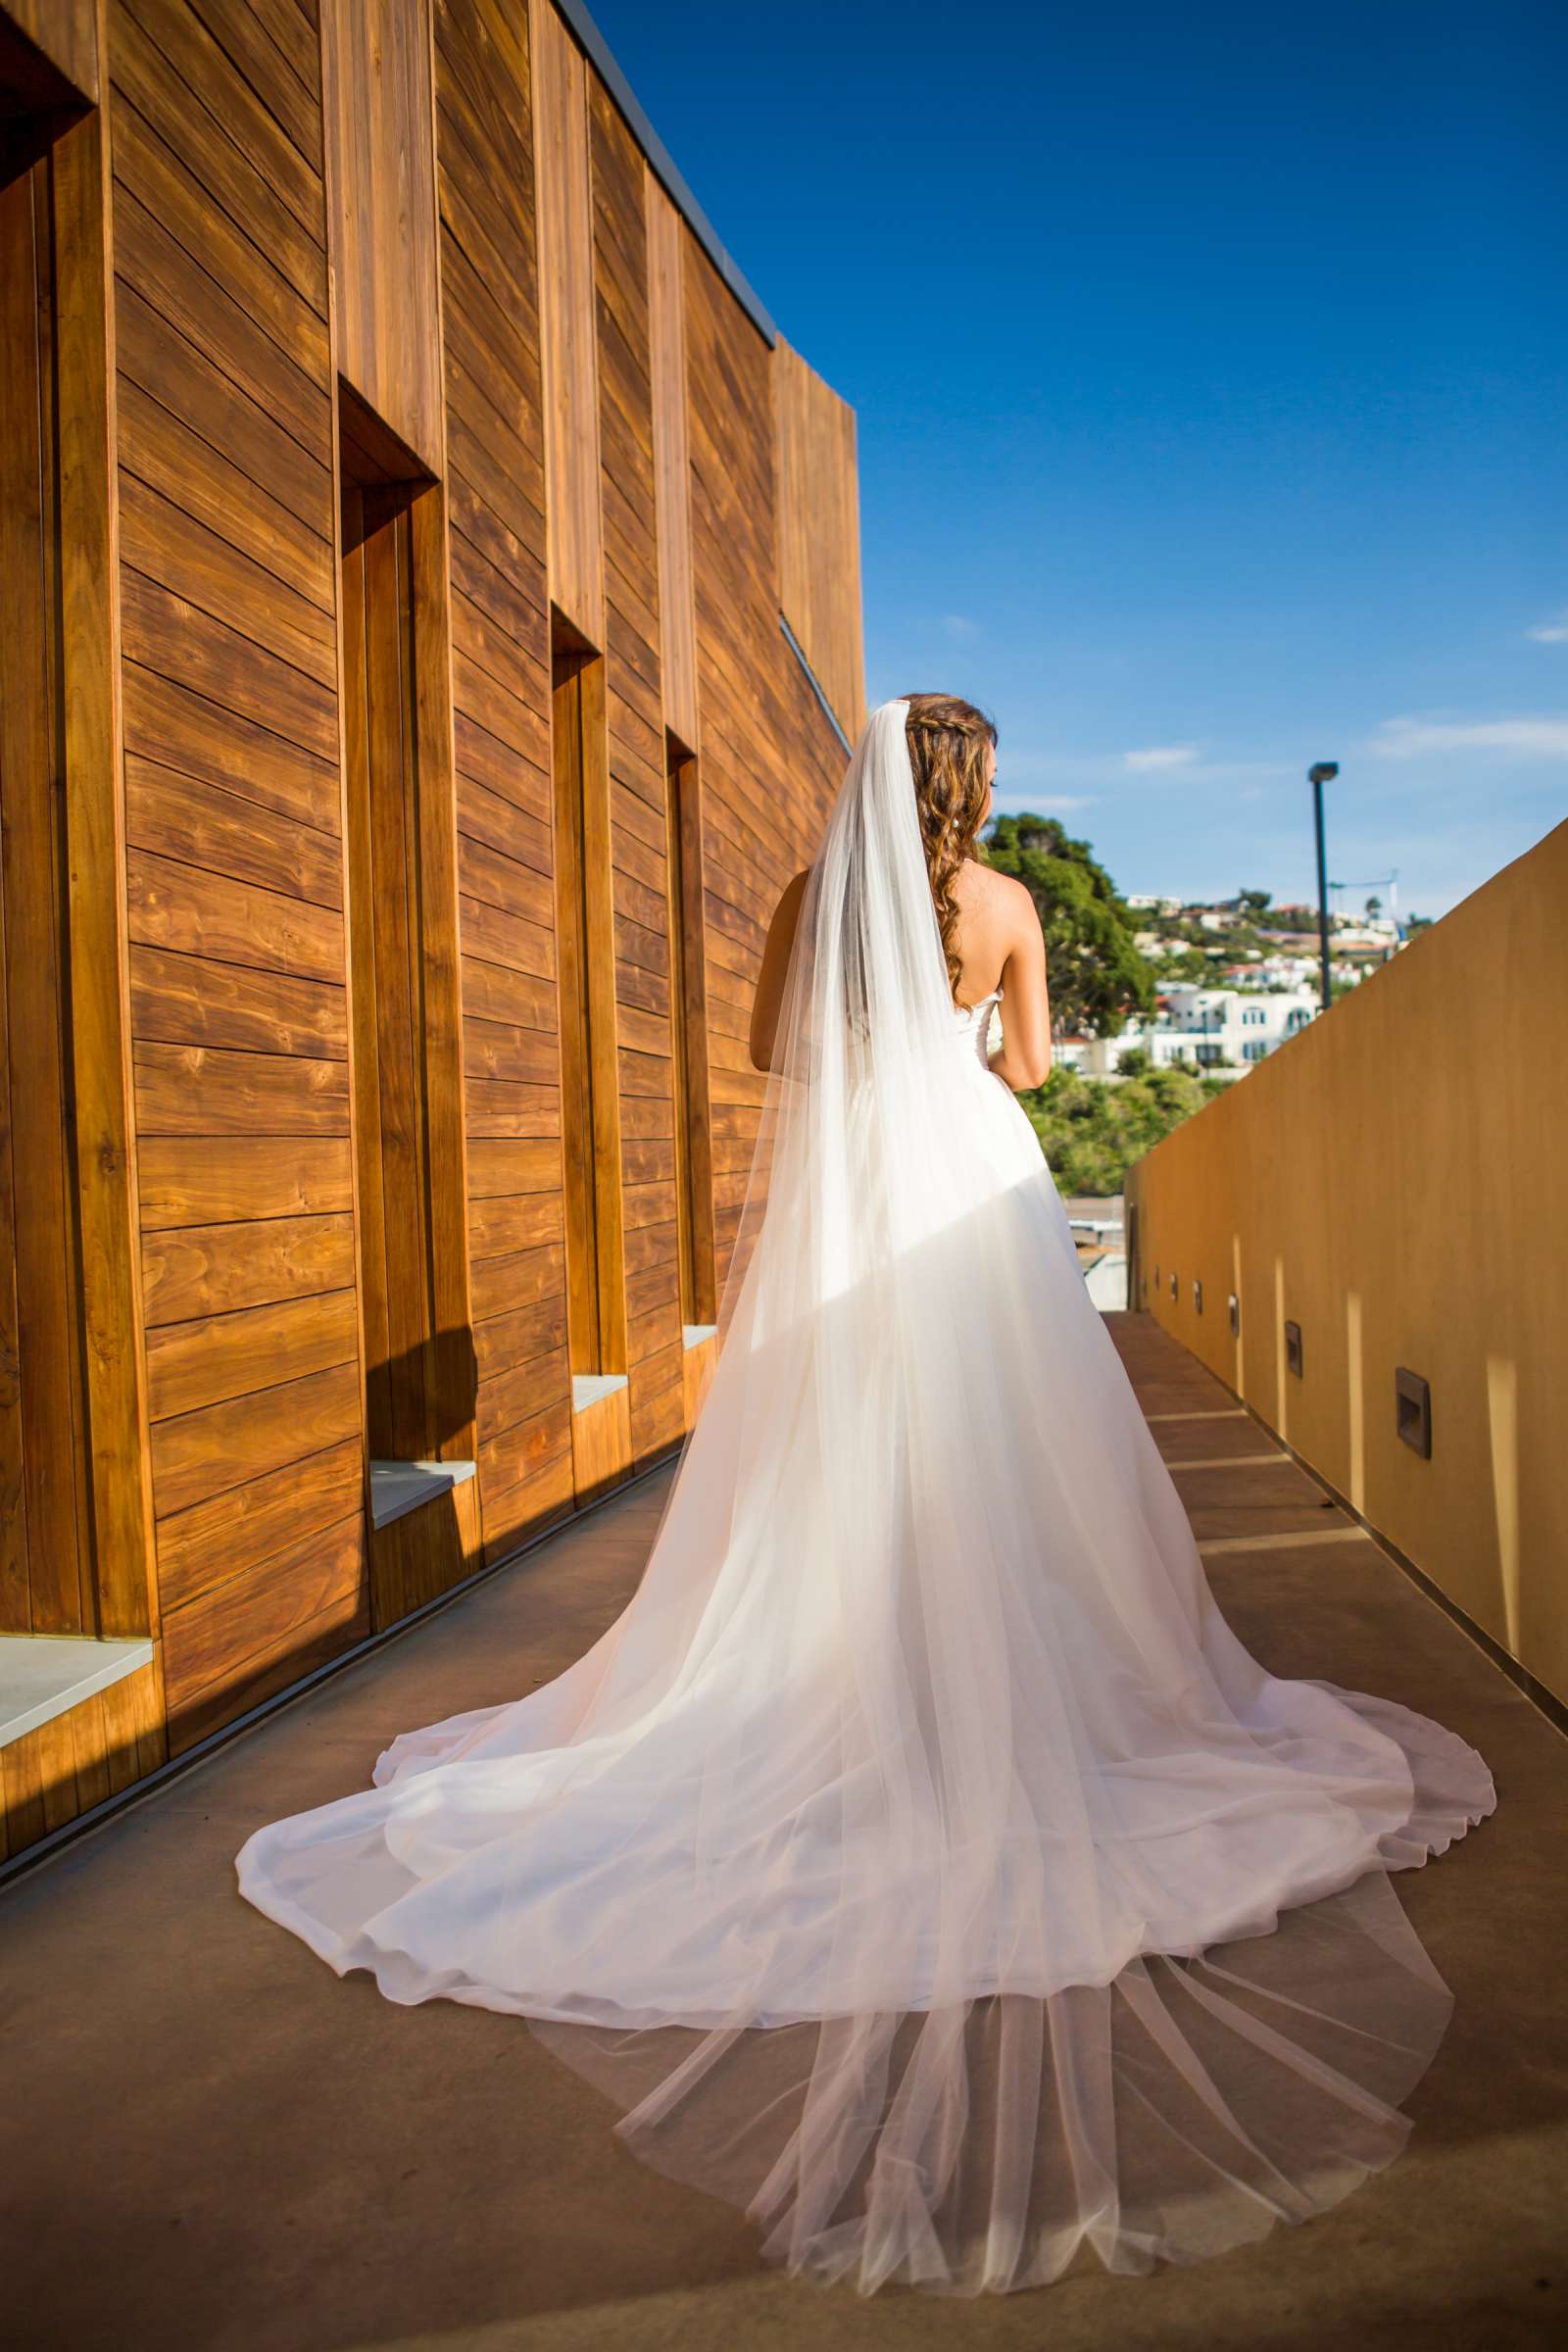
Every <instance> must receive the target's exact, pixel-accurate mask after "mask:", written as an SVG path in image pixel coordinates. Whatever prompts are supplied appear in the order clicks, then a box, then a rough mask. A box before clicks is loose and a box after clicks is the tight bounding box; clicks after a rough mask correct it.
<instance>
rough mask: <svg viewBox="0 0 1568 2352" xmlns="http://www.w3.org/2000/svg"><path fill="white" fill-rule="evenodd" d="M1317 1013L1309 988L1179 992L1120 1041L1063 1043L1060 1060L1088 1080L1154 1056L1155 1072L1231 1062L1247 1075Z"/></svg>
mask: <svg viewBox="0 0 1568 2352" xmlns="http://www.w3.org/2000/svg"><path fill="white" fill-rule="evenodd" d="M1317 1009H1318V1003H1317V999H1316V998H1315V997H1314V996H1312V995H1311V994H1310V993H1309V992H1308V991H1307V990H1305V989H1290V990H1281V991H1279V992H1277V993H1275V994H1272V995H1269V996H1262V995H1256V994H1250V993H1248V992H1245V991H1243V990H1240V989H1234V988H1199V987H1197V986H1191V987H1173V988H1169V989H1166V990H1165V991H1164V993H1163V994H1162V996H1161V998H1160V1004H1159V1011H1158V1012H1157V1013H1156V1015H1155V1017H1154V1018H1153V1019H1152V1021H1150V1020H1145V1021H1129V1022H1128V1024H1127V1026H1126V1028H1125V1029H1124V1030H1123V1031H1122V1033H1121V1035H1120V1036H1119V1037H1093V1038H1068V1039H1064V1040H1063V1041H1062V1043H1061V1044H1060V1045H1059V1046H1058V1047H1057V1048H1056V1049H1055V1053H1054V1059H1055V1060H1056V1062H1057V1063H1058V1064H1059V1065H1062V1066H1064V1067H1066V1068H1069V1069H1076V1070H1081V1071H1082V1072H1083V1074H1084V1076H1085V1077H1088V1078H1108V1077H1111V1076H1113V1075H1114V1073H1115V1072H1116V1070H1117V1069H1118V1068H1119V1066H1120V1063H1121V1057H1122V1055H1123V1054H1126V1053H1129V1052H1137V1053H1143V1054H1148V1055H1149V1057H1150V1060H1151V1061H1152V1062H1153V1064H1154V1065H1155V1067H1156V1068H1163V1067H1164V1066H1165V1065H1166V1064H1168V1063H1171V1062H1179V1061H1185V1062H1188V1063H1190V1064H1192V1065H1193V1066H1194V1067H1195V1068H1199V1069H1211V1068H1213V1067H1215V1066H1216V1065H1217V1064H1220V1063H1229V1064H1230V1065H1231V1066H1232V1067H1233V1068H1234V1069H1236V1070H1237V1072H1238V1074H1240V1072H1241V1071H1243V1070H1246V1069H1247V1068H1249V1067H1250V1064H1251V1063H1253V1062H1255V1061H1262V1060H1263V1059H1264V1057H1265V1055H1267V1054H1272V1053H1273V1052H1274V1050H1275V1048H1276V1047H1277V1046H1282V1045H1283V1044H1284V1043H1285V1040H1286V1039H1287V1038H1288V1037H1294V1036H1295V1035H1296V1032H1297V1031H1298V1030H1299V1029H1303V1028H1304V1027H1305V1026H1306V1024H1307V1022H1308V1021H1309V1020H1311V1018H1312V1016H1313V1014H1314V1013H1315V1012H1316V1011H1317Z"/></svg>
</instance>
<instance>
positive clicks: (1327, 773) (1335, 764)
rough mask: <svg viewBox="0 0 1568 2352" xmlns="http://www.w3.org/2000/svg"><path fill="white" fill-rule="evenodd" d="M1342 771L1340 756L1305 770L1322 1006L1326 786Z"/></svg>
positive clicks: (1326, 992) (1328, 995)
mask: <svg viewBox="0 0 1568 2352" xmlns="http://www.w3.org/2000/svg"><path fill="white" fill-rule="evenodd" d="M1339 772H1340V763H1339V761H1338V760H1317V761H1316V762H1315V763H1314V764H1313V765H1312V766H1311V767H1309V768H1308V769H1307V771H1306V775H1307V781H1308V783H1309V784H1310V785H1311V787H1312V821H1313V823H1314V824H1315V826H1316V827H1317V952H1318V961H1319V964H1320V965H1321V967H1322V998H1323V1010H1324V1011H1325V1012H1327V1010H1328V1008H1329V1005H1331V1004H1332V1002H1333V995H1332V992H1331V990H1330V986H1329V861H1328V852H1327V850H1326V849H1325V847H1324V842H1323V787H1324V785H1325V784H1332V783H1333V781H1334V779H1335V777H1336V776H1337V775H1338V774H1339Z"/></svg>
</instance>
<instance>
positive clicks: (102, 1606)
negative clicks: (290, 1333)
mask: <svg viewBox="0 0 1568 2352" xmlns="http://www.w3.org/2000/svg"><path fill="white" fill-rule="evenodd" d="M52 165H53V171H54V186H55V251H56V269H57V294H56V305H57V320H58V331H57V353H58V368H59V379H60V385H61V399H60V549H61V557H60V573H61V610H62V620H63V626H62V647H63V656H64V678H63V702H64V709H65V780H66V827H67V835H68V839H69V841H70V844H71V856H70V869H69V870H70V925H71V957H72V975H71V1012H72V1045H73V1091H74V1099H75V1145H76V1188H77V1209H78V1238H79V1247H80V1252H81V1269H82V1294H83V1315H84V1337H85V1372H86V1389H87V1406H88V1417H89V1427H90V1432H91V1441H90V1442H91V1478H92V1512H93V1530H94V1541H95V1562H94V1567H95V1582H96V1594H97V1630H98V1631H99V1632H100V1633H102V1634H105V1635H125V1634H134V1633H142V1632H148V1631H151V1630H154V1629H155V1626H156V1618H157V1595H156V1587H155V1582H154V1571H153V1534H152V1482H151V1476H150V1472H149V1466H148V1447H147V1387H146V1370H145V1364H144V1359H143V1351H142V1336H141V1335H142V1303H141V1272H140V1262H139V1258H138V1253H137V1249H136V1231H137V1185H136V1169H135V1164H134V1159H133V1155H132V1152H131V1143H130V1138H131V1091H130V1050H129V1041H130V1031H131V1023H130V978H129V962H128V949H127V938H126V912H125V823H124V788H123V748H122V732H123V727H122V711H121V622H120V599H119V596H118V594H117V586H118V582H119V576H120V562H119V555H120V551H119V532H118V475H117V471H116V464H115V458H116V449H117V443H118V437H119V423H118V417H117V410H116V392H115V347H114V275H113V265H112V255H111V250H110V238H111V226H110V181H109V138H108V126H107V124H106V123H105V120H104V116H103V114H102V112H101V111H100V112H98V113H95V114H93V115H91V116H89V117H88V118H87V119H86V120H85V121H84V122H82V123H77V124H75V125H74V126H73V128H71V129H70V130H68V131H66V132H64V133H63V135H62V136H61V138H60V139H59V140H58V141H57V142H56V145H55V148H54V151H53V156H52Z"/></svg>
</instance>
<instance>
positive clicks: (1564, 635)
mask: <svg viewBox="0 0 1568 2352" xmlns="http://www.w3.org/2000/svg"><path fill="white" fill-rule="evenodd" d="M1525 635H1526V636H1527V637H1528V638H1529V639H1530V640H1531V642H1532V643H1533V644H1535V645H1568V605H1565V606H1564V607H1563V610H1562V611H1561V612H1560V613H1558V615H1557V617H1556V619H1555V620H1538V621H1537V623H1536V625H1535V627H1534V628H1533V629H1526V631H1525Z"/></svg>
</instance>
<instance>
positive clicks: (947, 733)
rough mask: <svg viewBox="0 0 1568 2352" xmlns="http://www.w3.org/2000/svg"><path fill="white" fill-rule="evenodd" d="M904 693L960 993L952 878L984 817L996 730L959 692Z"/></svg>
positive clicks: (946, 950) (924, 834) (919, 799)
mask: <svg viewBox="0 0 1568 2352" xmlns="http://www.w3.org/2000/svg"><path fill="white" fill-rule="evenodd" d="M901 699H902V700H903V701H905V702H907V704H908V706H909V715H908V717H907V720H906V722H905V736H906V739H907V743H908V746H909V765H910V767H911V768H912V769H913V770H914V806H915V811H916V814H917V815H918V817H919V820H920V840H921V843H922V845H923V847H924V850H925V865H926V872H927V873H928V874H929V876H930V877H931V898H932V902H933V904H934V905H935V907H936V910H937V925H938V928H939V929H940V931H941V934H942V953H943V956H945V957H946V959H947V966H948V986H949V989H950V990H951V991H952V992H953V995H954V998H955V1001H956V995H957V987H958V973H959V962H958V956H957V952H956V949H955V947H954V944H953V943H954V934H955V933H956V930H957V927H958V902H957V900H956V897H955V895H954V889H953V883H954V877H955V876H956V873H957V871H958V868H959V866H960V865H961V864H962V863H963V861H964V859H965V858H967V857H968V856H969V854H970V852H971V850H972V849H973V847H974V842H975V836H976V835H977V834H978V832H979V830H980V826H981V824H982V822H983V820H984V817H985V812H986V806H987V799H988V792H987V782H986V746H987V744H990V745H991V746H992V747H993V748H995V745H996V740H997V730H996V725H995V722H994V721H993V720H991V719H989V718H987V716H986V714H985V712H984V711H977V710H976V709H975V707H974V705H973V703H965V702H960V701H959V699H958V697H957V696H956V694H909V695H905V696H903V697H902V698H901Z"/></svg>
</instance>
